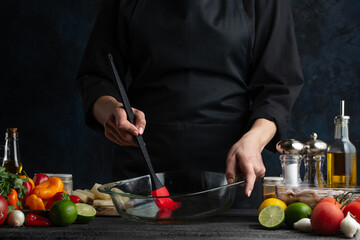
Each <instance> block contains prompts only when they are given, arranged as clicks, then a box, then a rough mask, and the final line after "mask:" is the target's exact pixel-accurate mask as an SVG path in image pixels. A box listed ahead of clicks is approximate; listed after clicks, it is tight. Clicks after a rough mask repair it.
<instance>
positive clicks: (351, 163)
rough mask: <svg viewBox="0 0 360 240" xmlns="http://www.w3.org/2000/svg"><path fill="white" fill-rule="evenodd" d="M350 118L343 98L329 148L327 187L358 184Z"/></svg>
mask: <svg viewBox="0 0 360 240" xmlns="http://www.w3.org/2000/svg"><path fill="white" fill-rule="evenodd" d="M349 119H350V117H349V116H345V101H344V100H342V101H341V103H340V115H338V116H336V117H335V119H334V123H335V136H334V141H333V142H332V143H330V145H329V147H328V150H327V187H330V188H342V187H355V186H357V174H356V148H355V146H354V145H353V144H352V143H351V142H350V140H349V127H348V123H349Z"/></svg>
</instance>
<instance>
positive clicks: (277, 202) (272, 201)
mask: <svg viewBox="0 0 360 240" xmlns="http://www.w3.org/2000/svg"><path fill="white" fill-rule="evenodd" d="M272 205H276V206H279V207H281V208H282V209H283V210H285V209H286V204H285V203H284V202H283V201H281V200H280V199H277V198H268V199H265V200H264V201H263V202H262V203H261V205H260V207H259V208H258V214H260V212H261V210H263V209H264V208H266V207H268V206H272Z"/></svg>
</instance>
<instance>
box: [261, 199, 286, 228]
mask: <svg viewBox="0 0 360 240" xmlns="http://www.w3.org/2000/svg"><path fill="white" fill-rule="evenodd" d="M258 219H259V222H260V224H261V226H263V227H266V228H268V229H276V228H279V227H281V225H282V224H283V223H284V220H285V212H284V210H283V209H282V208H281V207H280V206H277V205H271V206H268V207H266V208H264V209H263V210H262V211H261V212H260V214H259V218H258Z"/></svg>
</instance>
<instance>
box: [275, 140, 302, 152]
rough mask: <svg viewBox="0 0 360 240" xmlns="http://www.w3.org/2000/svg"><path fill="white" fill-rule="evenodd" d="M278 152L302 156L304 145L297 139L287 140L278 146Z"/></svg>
mask: <svg viewBox="0 0 360 240" xmlns="http://www.w3.org/2000/svg"><path fill="white" fill-rule="evenodd" d="M276 150H277V151H278V152H279V153H280V154H302V153H303V152H304V144H302V143H301V142H299V141H297V140H295V139H286V140H283V141H280V142H278V143H277V144H276Z"/></svg>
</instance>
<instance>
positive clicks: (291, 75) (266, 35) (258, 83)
mask: <svg viewBox="0 0 360 240" xmlns="http://www.w3.org/2000/svg"><path fill="white" fill-rule="evenodd" d="M244 7H245V10H246V12H247V13H248V16H249V18H250V19H251V22H252V23H253V32H254V33H255V34H254V42H253V44H254V45H253V59H252V69H251V78H250V83H249V90H250V96H251V100H252V107H251V112H250V121H249V125H250V126H251V125H252V123H253V122H254V121H255V120H256V119H258V118H265V119H268V120H271V121H274V122H275V123H276V126H277V133H276V136H275V137H274V138H273V139H272V140H271V142H270V143H269V144H268V146H267V148H268V149H269V150H272V151H275V144H276V143H277V142H278V141H280V140H281V139H284V138H286V132H287V123H288V120H289V118H290V112H291V109H292V106H293V104H294V102H295V100H296V98H297V96H298V95H299V93H300V91H301V88H302V86H303V82H304V80H303V74H302V70H301V65H300V60H299V55H298V49H297V45H296V39H295V33H294V23H293V18H292V13H291V8H290V4H289V1H288V0H271V1H267V0H252V1H250V0H244Z"/></svg>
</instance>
